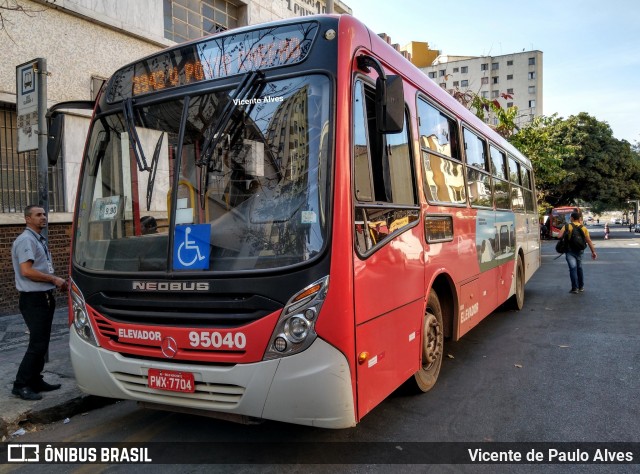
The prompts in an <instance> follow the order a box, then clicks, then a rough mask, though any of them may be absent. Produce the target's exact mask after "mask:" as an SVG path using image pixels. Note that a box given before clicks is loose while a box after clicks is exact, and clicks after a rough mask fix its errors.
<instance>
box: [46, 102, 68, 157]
mask: <svg viewBox="0 0 640 474" xmlns="http://www.w3.org/2000/svg"><path fill="white" fill-rule="evenodd" d="M47 121H48V124H47V130H49V135H48V137H47V156H48V157H49V164H50V165H51V166H55V165H56V163H57V162H58V157H59V156H60V152H61V151H62V143H63V142H64V114H62V113H58V112H54V113H53V114H51V116H50V117H48V119H47Z"/></svg>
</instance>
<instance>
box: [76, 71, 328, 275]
mask: <svg viewBox="0 0 640 474" xmlns="http://www.w3.org/2000/svg"><path fill="white" fill-rule="evenodd" d="M241 88H244V89H242V90H240V89H241ZM330 100H331V89H330V81H329V79H328V78H327V77H326V76H323V75H310V76H305V77H295V78H287V79H281V80H274V81H270V82H269V81H265V79H264V75H253V76H251V78H250V79H247V80H245V81H244V82H242V81H241V82H240V83H239V85H237V86H236V88H235V89H234V88H232V89H226V90H223V91H219V90H217V91H214V92H210V93H206V94H202V95H198V96H193V97H191V98H186V97H184V98H179V99H175V98H172V99H171V100H170V101H165V102H159V103H158V102H154V103H153V104H152V105H133V107H132V106H131V103H130V102H128V101H125V102H123V107H122V109H120V111H119V112H118V113H114V114H110V115H103V116H98V118H97V119H96V121H95V122H94V124H93V126H92V130H91V134H90V138H89V144H88V148H87V156H86V158H85V161H86V162H85V166H84V168H83V175H82V176H81V178H80V179H81V185H80V197H79V206H80V207H79V209H80V211H79V212H78V218H77V223H76V236H75V244H74V251H73V259H74V264H75V265H78V266H79V267H81V268H84V269H86V270H89V271H115V272H140V271H150V272H151V271H154V272H171V271H183V270H184V271H188V270H200V271H213V272H229V271H246V270H268V269H274V268H281V267H286V266H290V265H295V264H300V263H304V262H306V261H308V260H310V259H312V258H313V257H314V256H316V255H318V254H319V253H320V252H321V250H322V248H323V247H324V245H325V243H326V236H327V214H326V212H327V204H328V198H327V196H328V188H329V186H330V183H329V182H328V176H329V165H330V159H329V156H328V140H329V136H328V134H329V131H330V130H331V124H330V113H329V104H330ZM131 107H132V108H133V110H131ZM133 135H135V140H132V139H131V137H132V136H133ZM136 147H137V149H134V148H136ZM140 157H146V158H145V159H144V165H142V161H141V160H140Z"/></svg>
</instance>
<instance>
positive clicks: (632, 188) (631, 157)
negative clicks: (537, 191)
mask: <svg viewBox="0 0 640 474" xmlns="http://www.w3.org/2000/svg"><path fill="white" fill-rule="evenodd" d="M527 128H528V127H527ZM527 128H525V129H523V130H521V131H520V133H522V132H523V131H525V134H524V135H523V136H522V137H517V135H520V133H518V134H516V135H515V136H514V138H513V140H512V142H513V143H514V144H515V145H516V146H518V147H519V148H520V149H521V150H522V151H523V152H524V153H525V154H527V151H529V156H530V158H532V160H533V161H534V164H535V163H536V161H539V160H538V156H537V154H536V153H535V151H534V150H531V149H529V150H527V148H526V147H525V146H523V144H522V143H521V142H522V141H523V140H522V138H525V136H526V133H527V132H530V133H531V136H530V137H528V140H527V143H528V144H531V143H532V142H533V141H535V139H536V138H535V137H536V133H537V136H538V137H545V136H548V138H545V140H546V139H548V140H549V143H552V144H553V146H552V148H555V150H556V151H557V153H558V155H557V156H556V157H555V158H556V159H558V160H560V161H561V164H560V168H561V170H562V171H561V173H560V177H558V176H550V175H549V173H546V172H545V171H544V169H542V170H541V171H539V169H536V172H540V175H539V177H538V185H539V186H540V187H541V189H543V191H544V194H545V195H544V198H545V201H546V202H547V203H549V204H550V205H552V206H556V205H563V204H577V203H579V202H586V203H588V204H589V205H590V206H591V208H592V209H593V211H594V212H597V213H600V212H602V211H605V210H610V209H620V208H623V207H625V206H626V202H627V200H630V199H637V198H638V196H640V184H639V183H640V158H639V155H638V153H636V152H634V151H633V150H632V148H631V145H630V144H629V142H627V141H625V140H618V139H616V138H614V137H613V133H612V131H611V128H610V127H609V125H608V124H607V123H606V122H601V121H598V120H597V119H596V118H594V117H592V116H590V115H589V114H587V113H586V112H581V113H580V114H578V115H572V116H570V117H569V118H568V119H555V120H551V122H550V123H549V124H548V125H547V126H543V127H541V128H540V129H539V130H537V131H536V130H535V129H533V128H534V127H532V129H531V130H527ZM547 158H550V159H551V161H553V156H551V157H547ZM538 164H539V163H538ZM537 168H540V167H539V166H538V167H537Z"/></svg>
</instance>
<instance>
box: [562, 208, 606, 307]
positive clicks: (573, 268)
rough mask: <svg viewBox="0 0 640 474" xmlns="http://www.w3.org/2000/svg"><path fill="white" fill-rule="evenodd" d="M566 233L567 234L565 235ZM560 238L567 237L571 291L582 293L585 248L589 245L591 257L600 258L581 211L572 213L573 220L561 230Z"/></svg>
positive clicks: (566, 254)
mask: <svg viewBox="0 0 640 474" xmlns="http://www.w3.org/2000/svg"><path fill="white" fill-rule="evenodd" d="M565 233H566V234H567V235H565ZM558 238H559V239H566V241H567V250H566V252H565V254H564V255H565V258H566V259H567V264H568V265H569V277H570V278H571V293H574V294H575V293H580V292H583V291H584V273H583V271H582V254H583V253H584V249H586V248H587V246H589V248H590V249H591V258H592V259H593V260H595V259H596V258H598V254H596V247H595V246H594V245H593V242H592V241H591V237H589V231H588V230H587V229H586V227H584V226H583V225H582V224H581V222H580V213H578V212H572V213H571V222H570V223H568V224H566V225H565V226H564V227H563V228H562V230H561V231H560V235H559V236H558Z"/></svg>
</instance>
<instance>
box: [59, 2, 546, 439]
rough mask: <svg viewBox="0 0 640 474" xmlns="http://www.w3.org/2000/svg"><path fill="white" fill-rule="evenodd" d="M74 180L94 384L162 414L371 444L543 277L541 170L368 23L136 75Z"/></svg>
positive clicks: (282, 36) (94, 135) (136, 68)
mask: <svg viewBox="0 0 640 474" xmlns="http://www.w3.org/2000/svg"><path fill="white" fill-rule="evenodd" d="M61 116H62V115H60V117H61ZM56 120H57V119H56ZM54 129H55V128H54ZM79 180H80V183H79V190H78V197H77V202H76V207H75V219H74V229H73V239H72V242H73V243H72V258H71V270H70V272H71V279H72V286H71V291H70V325H71V327H72V330H71V338H70V347H71V358H72V363H73V368H74V371H75V375H76V379H77V383H78V385H79V387H80V388H81V389H82V390H83V391H85V392H87V393H90V394H95V395H100V396H103V397H114V398H124V399H133V400H138V401H140V402H141V403H143V405H145V406H149V407H155V408H162V409H174V410H179V411H192V412H195V413H205V412H207V413H208V414H212V413H216V414H220V416H224V417H226V418H229V417H237V418H238V419H249V418H258V419H269V420H280V421H285V422H291V423H299V424H305V425H313V426H319V427H327V428H344V427H350V426H354V425H355V424H356V423H358V422H359V421H360V420H361V419H362V417H364V416H365V415H366V414H367V413H369V412H370V411H371V410H372V409H373V408H374V407H375V406H376V405H377V404H379V403H380V402H381V401H382V400H384V399H385V397H387V396H388V395H389V394H390V393H391V392H393V391H394V390H395V389H396V388H397V387H399V386H400V385H401V384H403V383H405V382H407V381H409V383H413V384H414V385H415V386H416V387H417V388H418V389H419V390H422V391H427V390H429V389H430V388H431V387H433V385H434V384H435V383H436V379H437V378H438V374H439V372H440V367H441V364H442V357H443V341H444V339H445V338H450V339H452V340H454V341H455V340H457V339H459V338H460V337H461V336H463V335H464V334H465V333H467V332H468V331H469V330H470V329H471V328H473V327H474V326H476V325H477V324H478V323H479V322H480V321H481V320H482V319H483V318H485V317H486V316H488V315H489V314H490V313H491V312H492V311H494V310H495V309H496V308H497V307H498V306H500V305H501V304H502V303H505V302H507V301H510V302H511V303H512V305H513V306H514V307H515V308H517V309H519V308H521V307H522V305H523V303H524V285H525V282H526V281H527V280H528V279H529V278H530V277H531V276H532V275H533V273H534V272H535V271H536V269H537V268H538V267H539V265H540V240H539V232H538V214H537V209H536V203H535V200H534V196H535V192H534V177H533V173H532V168H531V163H530V162H529V160H528V159H527V158H525V157H524V156H523V155H522V154H521V153H519V152H518V150H516V149H515V148H514V147H512V146H511V145H510V144H509V143H507V142H506V141H505V140H503V139H502V138H501V137H500V136H499V135H497V134H496V133H494V132H493V131H492V130H491V129H490V128H489V127H487V126H486V125H485V124H484V123H482V122H481V121H480V120H479V119H478V118H476V117H475V116H474V115H473V114H472V113H470V112H469V111H467V110H466V109H465V108H464V107H462V106H461V105H460V104H459V103H458V102H456V101H455V100H454V99H453V98H452V97H451V96H450V95H449V94H447V93H446V92H445V91H444V90H442V89H441V88H440V87H438V86H437V85H436V84H435V83H434V82H432V81H431V80H430V79H429V78H427V76H426V75H424V74H423V73H422V72H420V71H419V70H418V69H416V68H415V67H414V66H412V65H411V64H410V63H409V62H407V61H406V60H405V59H404V58H403V57H402V56H401V55H400V54H398V53H397V52H396V51H394V50H393V49H392V48H391V47H390V46H389V45H388V44H386V43H385V42H384V41H383V40H382V39H380V38H379V37H378V36H377V35H376V34H374V33H373V32H371V31H370V30H368V29H367V28H366V27H365V26H364V25H363V24H361V23H360V22H359V21H358V20H356V19H355V18H353V17H352V16H346V15H345V16H335V15H326V16H316V17H304V18H300V19H294V20H287V21H279V22H274V23H269V24H264V25H256V26H251V27H246V28H241V29H236V30H230V31H227V32H224V33H221V34H218V35H214V36H211V37H207V38H204V39H202V40H199V41H195V42H191V43H187V44H181V45H178V46H175V47H172V48H170V49H167V50H164V51H162V52H160V53H157V54H154V55H152V56H149V57H146V58H144V59H141V60H140V61H137V62H135V63H133V64H130V65H127V66H125V67H123V68H122V69H120V70H118V71H117V72H116V73H115V74H114V75H113V76H112V77H111V78H110V80H109V81H108V83H107V84H106V86H105V88H104V90H103V93H102V95H101V96H100V97H99V99H98V101H97V103H96V105H95V109H94V114H93V118H92V121H91V126H90V130H89V136H88V140H87V144H86V148H85V152H84V158H83V165H82V170H81V173H80V177H79Z"/></svg>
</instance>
